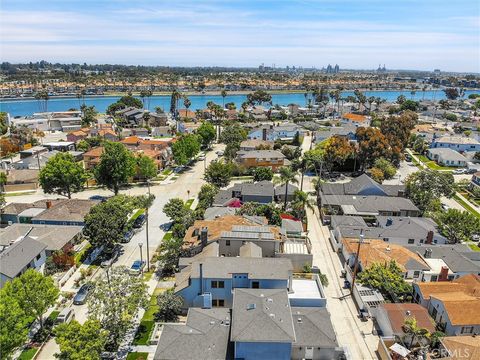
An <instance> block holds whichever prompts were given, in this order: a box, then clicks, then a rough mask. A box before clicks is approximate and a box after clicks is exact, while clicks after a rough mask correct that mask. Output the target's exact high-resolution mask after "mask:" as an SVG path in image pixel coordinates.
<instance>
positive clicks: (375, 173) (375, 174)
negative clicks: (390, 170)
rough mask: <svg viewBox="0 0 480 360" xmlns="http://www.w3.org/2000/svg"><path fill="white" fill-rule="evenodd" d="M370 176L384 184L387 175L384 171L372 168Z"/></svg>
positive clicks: (369, 171)
mask: <svg viewBox="0 0 480 360" xmlns="http://www.w3.org/2000/svg"><path fill="white" fill-rule="evenodd" d="M368 175H369V176H370V177H371V178H372V179H373V180H375V181H376V182H378V183H380V184H381V183H382V182H383V180H385V174H384V173H383V171H382V169H379V168H377V167H372V168H370V169H368Z"/></svg>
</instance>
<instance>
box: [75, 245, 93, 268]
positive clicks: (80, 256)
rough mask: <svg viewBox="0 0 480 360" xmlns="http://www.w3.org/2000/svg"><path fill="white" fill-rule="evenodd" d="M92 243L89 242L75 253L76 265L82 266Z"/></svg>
mask: <svg viewBox="0 0 480 360" xmlns="http://www.w3.org/2000/svg"><path fill="white" fill-rule="evenodd" d="M91 247H92V245H91V244H90V243H89V244H87V245H86V246H85V247H84V248H83V249H82V250H80V251H79V252H78V253H76V254H75V255H74V257H73V258H74V260H75V265H77V266H80V265H81V264H82V262H83V261H84V260H85V259H86V258H87V256H86V255H87V253H88V251H89V250H90V248H91Z"/></svg>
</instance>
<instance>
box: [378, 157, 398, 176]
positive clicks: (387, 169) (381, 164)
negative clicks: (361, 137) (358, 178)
mask: <svg viewBox="0 0 480 360" xmlns="http://www.w3.org/2000/svg"><path fill="white" fill-rule="evenodd" d="M373 165H374V167H376V168H377V169H380V170H381V171H382V172H383V176H384V178H385V179H386V180H388V179H392V178H393V177H394V176H395V174H396V173H397V169H396V168H395V166H393V165H392V163H391V162H390V161H388V160H386V159H384V158H379V159H377V160H375V162H374V163H373Z"/></svg>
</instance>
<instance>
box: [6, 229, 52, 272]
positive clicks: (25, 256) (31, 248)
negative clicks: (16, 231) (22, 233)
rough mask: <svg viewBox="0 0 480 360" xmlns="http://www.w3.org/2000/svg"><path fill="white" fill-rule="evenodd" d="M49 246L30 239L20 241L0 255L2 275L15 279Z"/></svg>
mask: <svg viewBox="0 0 480 360" xmlns="http://www.w3.org/2000/svg"><path fill="white" fill-rule="evenodd" d="M46 248H47V246H46V245H45V244H42V243H41V242H39V241H37V240H34V239H32V238H29V237H28V236H27V237H26V238H24V239H23V240H19V241H17V242H15V243H14V244H12V245H10V246H9V247H8V248H7V249H5V250H4V251H3V252H2V253H0V273H2V274H4V275H6V276H7V277H9V278H11V279H13V278H14V277H15V276H17V275H18V273H19V272H20V271H21V270H22V269H23V268H25V266H27V265H28V264H29V263H30V262H31V261H32V260H33V259H35V257H36V256H38V254H40V253H41V252H42V251H43V250H45V249H46Z"/></svg>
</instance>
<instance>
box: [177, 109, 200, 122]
mask: <svg viewBox="0 0 480 360" xmlns="http://www.w3.org/2000/svg"><path fill="white" fill-rule="evenodd" d="M178 117H179V118H180V119H188V120H196V118H197V114H196V113H195V111H192V110H189V109H179V110H178Z"/></svg>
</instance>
